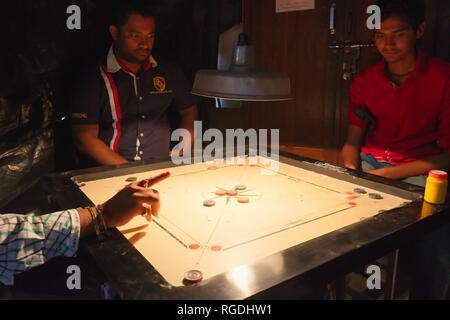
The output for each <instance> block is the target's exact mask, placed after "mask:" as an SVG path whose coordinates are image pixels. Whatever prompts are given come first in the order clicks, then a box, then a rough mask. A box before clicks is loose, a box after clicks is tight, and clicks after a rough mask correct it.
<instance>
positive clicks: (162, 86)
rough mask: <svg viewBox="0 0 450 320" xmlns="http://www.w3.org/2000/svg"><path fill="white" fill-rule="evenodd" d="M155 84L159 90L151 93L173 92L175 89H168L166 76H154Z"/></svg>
mask: <svg viewBox="0 0 450 320" xmlns="http://www.w3.org/2000/svg"><path fill="white" fill-rule="evenodd" d="M153 85H154V86H155V89H156V90H157V91H150V94H160V93H172V92H173V90H166V79H165V78H164V77H154V78H153Z"/></svg>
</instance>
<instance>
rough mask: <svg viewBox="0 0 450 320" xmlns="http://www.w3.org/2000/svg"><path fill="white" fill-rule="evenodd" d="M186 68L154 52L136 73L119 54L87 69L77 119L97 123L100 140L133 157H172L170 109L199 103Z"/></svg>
mask: <svg viewBox="0 0 450 320" xmlns="http://www.w3.org/2000/svg"><path fill="white" fill-rule="evenodd" d="M190 89H191V88H190V86H189V84H188V82H187V80H186V78H185V76H184V74H183V72H182V71H181V70H180V69H179V68H177V67H176V66H174V65H172V64H169V63H165V62H161V61H160V62H159V63H157V62H156V61H155V59H154V58H153V57H150V58H149V59H148V60H147V62H146V63H144V65H143V66H142V68H141V69H140V71H139V72H138V73H136V74H133V73H132V72H130V71H129V70H128V69H127V68H126V67H125V66H124V65H123V64H121V63H120V62H119V61H118V60H117V59H116V57H115V55H114V52H113V47H112V46H111V48H110V50H109V52H108V56H107V59H106V63H105V64H102V65H100V66H98V68H95V69H94V70H90V71H88V72H87V73H86V74H85V75H84V76H83V77H82V78H81V81H79V83H78V84H77V86H76V88H75V90H74V91H73V97H72V99H71V106H70V109H71V120H72V124H79V125H83V124H86V125H88V124H98V125H99V134H98V136H99V139H101V140H102V141H103V142H104V143H105V144H106V145H107V146H108V147H109V148H110V149H111V150H113V151H114V152H117V153H118V154H120V155H121V156H122V157H124V158H126V159H127V160H129V161H133V160H155V159H164V158H167V157H168V156H169V148H170V135H171V132H170V123H169V110H170V108H176V110H182V109H185V108H188V107H191V106H193V105H195V104H196V99H195V97H194V96H193V95H192V94H191V93H190Z"/></svg>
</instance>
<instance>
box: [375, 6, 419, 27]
mask: <svg viewBox="0 0 450 320" xmlns="http://www.w3.org/2000/svg"><path fill="white" fill-rule="evenodd" d="M376 5H377V6H379V7H380V9H381V21H384V20H386V19H387V18H390V17H392V16H397V17H402V18H404V19H405V20H406V21H407V22H408V23H409V24H410V25H411V26H412V27H413V29H414V30H417V28H418V27H419V25H420V24H421V23H422V22H424V21H425V1H424V0H377V3H376Z"/></svg>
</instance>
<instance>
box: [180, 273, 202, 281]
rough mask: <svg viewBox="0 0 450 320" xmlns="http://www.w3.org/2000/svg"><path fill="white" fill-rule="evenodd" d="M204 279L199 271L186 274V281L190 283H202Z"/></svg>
mask: <svg viewBox="0 0 450 320" xmlns="http://www.w3.org/2000/svg"><path fill="white" fill-rule="evenodd" d="M202 279H203V274H202V272H201V271H199V270H189V271H187V272H186V273H185V274H184V281H186V282H188V283H196V282H200V281H202Z"/></svg>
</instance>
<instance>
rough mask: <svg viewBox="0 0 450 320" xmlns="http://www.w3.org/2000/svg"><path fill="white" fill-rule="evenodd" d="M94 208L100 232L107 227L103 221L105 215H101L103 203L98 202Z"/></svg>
mask: <svg viewBox="0 0 450 320" xmlns="http://www.w3.org/2000/svg"><path fill="white" fill-rule="evenodd" d="M95 209H96V210H97V217H98V218H99V221H100V223H99V227H100V229H101V232H102V233H103V232H105V231H106V230H107V229H108V227H107V226H106V222H105V217H104V216H103V209H104V205H103V204H99V205H97V206H96V207H95Z"/></svg>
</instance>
